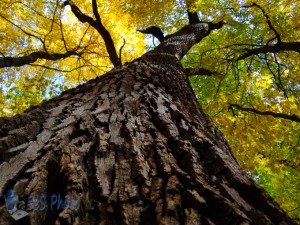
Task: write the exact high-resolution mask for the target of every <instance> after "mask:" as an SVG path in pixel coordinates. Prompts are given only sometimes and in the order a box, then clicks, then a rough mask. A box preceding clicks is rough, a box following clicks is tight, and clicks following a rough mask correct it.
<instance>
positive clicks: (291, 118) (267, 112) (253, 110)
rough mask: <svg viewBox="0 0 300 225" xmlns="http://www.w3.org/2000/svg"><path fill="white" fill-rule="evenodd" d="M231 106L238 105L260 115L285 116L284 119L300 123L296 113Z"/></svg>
mask: <svg viewBox="0 0 300 225" xmlns="http://www.w3.org/2000/svg"><path fill="white" fill-rule="evenodd" d="M230 107H236V108H237V109H239V110H241V111H244V112H253V113H255V114H258V115H265V116H273V117H279V118H283V119H287V120H291V121H295V122H298V123H300V117H299V116H297V115H296V114H293V115H287V114H285V113H276V112H271V111H259V110H257V109H253V108H244V107H242V106H240V105H237V104H230Z"/></svg>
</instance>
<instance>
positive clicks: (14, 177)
mask: <svg viewBox="0 0 300 225" xmlns="http://www.w3.org/2000/svg"><path fill="white" fill-rule="evenodd" d="M193 29H194V28H193ZM192 38H194V36H192ZM200 39H201V38H200ZM171 40H172V43H171V44H174V43H175V44H176V43H177V42H178V43H180V41H181V42H182V39H180V38H179V39H175V38H174V39H171ZM197 41H199V40H197ZM178 43H177V44H178ZM162 44H164V45H165V46H166V48H168V49H169V48H170V46H171V45H170V44H167V43H164V42H163V43H162ZM177 44H176V45H177ZM173 47H174V46H173ZM163 48H164V47H160V48H158V51H156V50H154V51H153V52H149V53H147V54H145V55H144V56H143V57H141V58H140V59H138V60H136V61H134V62H132V63H130V64H126V65H124V66H123V67H122V68H118V69H115V70H113V71H111V72H109V73H107V74H106V75H104V76H101V77H99V78H97V79H95V80H92V81H89V82H88V83H87V84H85V85H82V86H79V87H77V88H76V89H71V90H69V91H66V92H64V93H63V94H62V95H61V96H60V97H58V98H55V99H52V100H50V101H47V102H43V103H42V104H41V105H39V106H36V107H34V108H31V109H29V110H28V111H27V112H25V113H24V114H23V115H18V116H15V117H13V118H1V119H0V127H1V129H0V137H1V138H0V157H1V158H0V163H1V164H0V178H1V179H0V194H1V195H3V194H5V193H6V191H7V190H8V189H14V190H15V191H16V192H18V193H19V194H20V195H19V196H20V198H22V197H23V198H25V201H26V197H27V196H29V195H30V194H35V195H36V196H40V195H41V194H42V193H44V194H45V195H46V196H47V204H46V205H47V206H48V208H47V209H46V210H43V211H37V210H33V211H31V212H30V214H29V216H28V217H26V218H25V219H23V220H22V223H21V224H32V225H34V224H87V225H91V224H101V225H104V224H117V225H119V224H145V225H147V224H149V225H150V224H151V225H153V224H165V225H176V224H186V225H192V224H205V225H213V224H220V225H221V224H222V225H226V224H230V225H234V224H243V225H246V224H261V225H263V224H264V225H265V224H270V225H271V224H276V225H288V224H294V223H293V222H292V221H291V220H290V219H289V218H288V217H287V216H286V215H285V213H284V212H283V211H282V210H281V209H280V208H279V206H278V205H277V204H276V203H275V202H274V201H273V200H272V199H271V198H270V197H269V196H268V195H267V193H266V192H265V191H264V190H263V189H262V188H260V187H258V186H257V184H256V183H255V182H254V181H253V180H251V179H250V178H248V177H247V175H246V174H245V173H244V172H243V171H242V170H241V169H240V167H239V165H238V163H237V162H236V160H235V158H234V156H233V155H232V153H231V149H230V147H229V145H228V143H227V142H226V140H225V139H224V137H223V135H222V134H221V133H220V131H219V130H218V129H217V128H216V127H215V126H214V124H213V123H212V122H211V120H210V118H209V117H208V116H207V115H206V114H205V113H204V112H203V111H202V110H201V108H200V107H199V105H198V103H197V101H196V98H195V96H194V94H193V91H192V89H191V87H190V85H189V83H188V80H187V77H186V75H185V73H184V69H183V68H182V66H181V64H180V62H179V60H178V59H180V58H181V57H182V56H181V55H180V54H181V53H182V52H183V54H185V53H184V52H186V51H187V48H185V47H184V48H178V49H179V50H178V52H180V54H179V53H178V52H175V53H174V54H173V53H172V54H171V53H170V52H173V50H174V48H171V50H170V51H165V50H163ZM58 192H59V193H61V194H62V196H69V195H72V196H75V197H77V198H80V200H81V205H80V209H79V210H77V211H75V210H69V209H66V210H62V209H60V210H50V209H49V201H50V196H51V194H53V193H58ZM0 203H1V204H0V214H1V216H0V224H3V225H4V224H15V222H14V221H13V220H12V219H11V218H10V216H9V214H8V212H7V211H6V209H5V204H4V200H3V198H1V202H0Z"/></svg>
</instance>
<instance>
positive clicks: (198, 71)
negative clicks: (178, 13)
mask: <svg viewBox="0 0 300 225" xmlns="http://www.w3.org/2000/svg"><path fill="white" fill-rule="evenodd" d="M184 71H185V74H186V76H188V77H189V76H194V75H200V76H211V75H212V74H214V73H216V72H214V71H211V70H208V69H204V68H197V67H188V68H184Z"/></svg>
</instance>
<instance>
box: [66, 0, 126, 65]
mask: <svg viewBox="0 0 300 225" xmlns="http://www.w3.org/2000/svg"><path fill="white" fill-rule="evenodd" d="M67 5H69V6H70V7H71V10H72V12H73V13H74V15H75V16H76V17H77V19H78V20H79V21H80V22H82V23H86V22H87V23H88V24H90V25H91V26H92V27H94V28H95V29H96V30H97V31H98V33H99V34H100V35H101V37H102V38H103V40H104V43H105V47H106V51H107V52H108V55H109V59H110V61H111V62H112V64H113V65H114V67H119V66H121V61H120V58H119V57H118V55H117V51H116V48H115V45H114V42H113V40H112V37H111V35H110V33H109V32H108V30H107V29H106V28H105V27H104V26H103V24H102V21H101V18H100V15H99V12H98V6H97V0H92V5H93V13H94V16H95V18H96V19H95V20H94V19H93V18H92V17H90V16H87V15H86V14H84V13H82V12H81V10H80V9H79V8H78V7H77V6H76V5H75V4H73V2H72V1H65V2H64V6H67Z"/></svg>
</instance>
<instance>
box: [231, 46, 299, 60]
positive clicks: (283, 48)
mask: <svg viewBox="0 0 300 225" xmlns="http://www.w3.org/2000/svg"><path fill="white" fill-rule="evenodd" d="M281 51H295V52H298V53H300V42H280V43H278V44H276V45H272V46H268V45H266V46H263V47H260V48H254V49H246V53H245V54H243V55H242V56H240V57H239V58H238V59H237V60H241V59H245V58H247V57H249V56H252V55H257V54H261V53H263V54H265V53H275V52H281Z"/></svg>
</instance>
